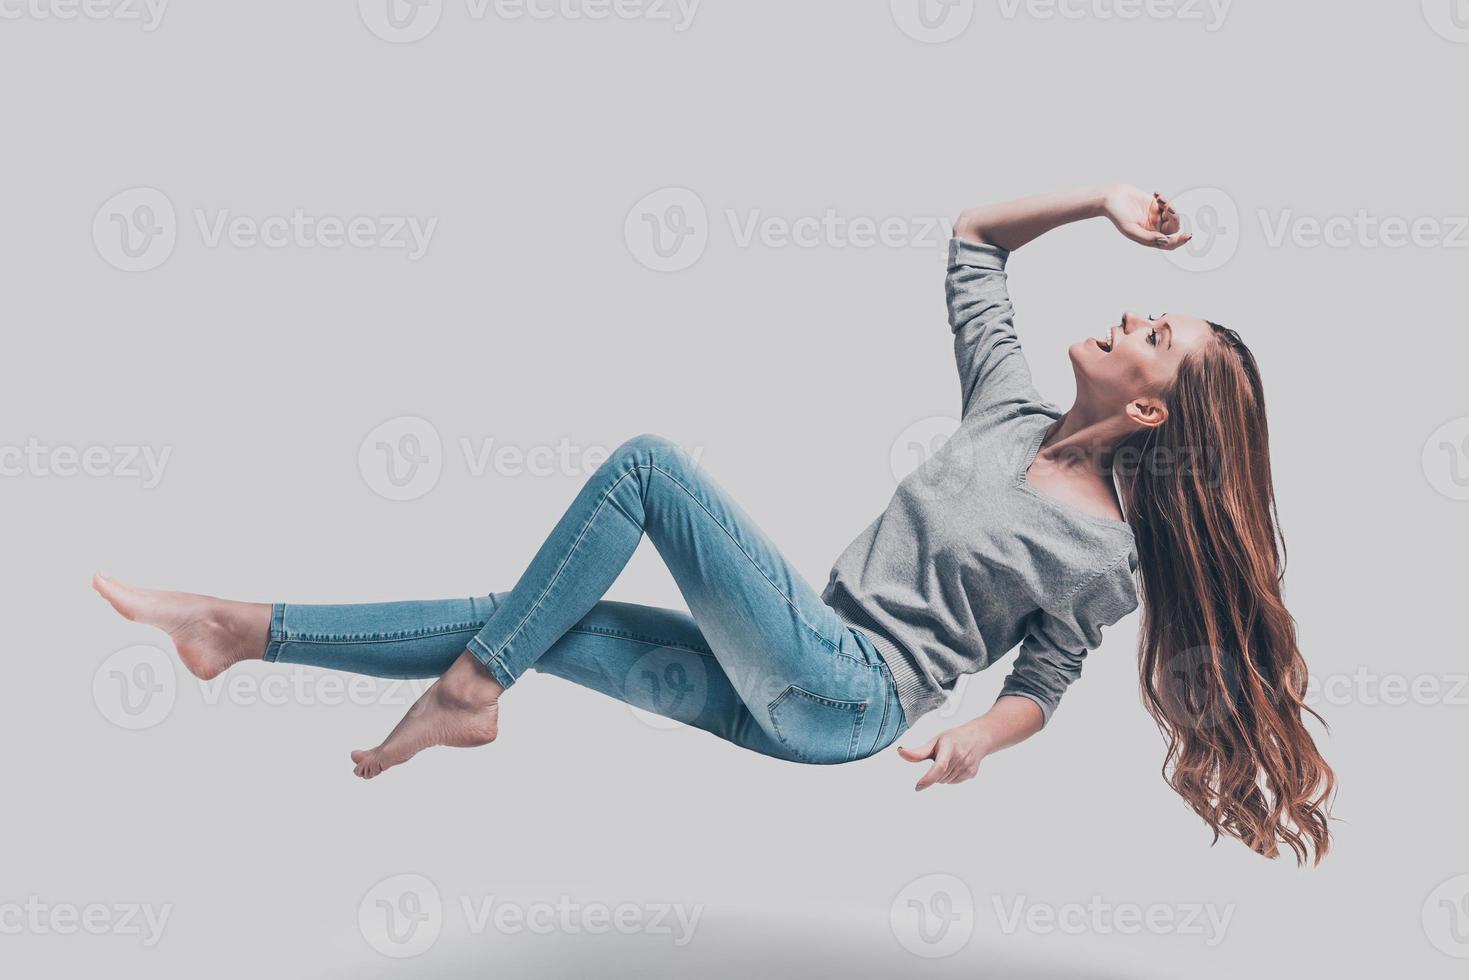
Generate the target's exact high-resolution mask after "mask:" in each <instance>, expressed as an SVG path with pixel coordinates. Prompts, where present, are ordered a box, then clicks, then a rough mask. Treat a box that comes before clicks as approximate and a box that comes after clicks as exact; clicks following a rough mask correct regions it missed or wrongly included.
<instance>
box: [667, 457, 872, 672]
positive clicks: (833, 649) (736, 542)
mask: <svg viewBox="0 0 1469 980" xmlns="http://www.w3.org/2000/svg"><path fill="white" fill-rule="evenodd" d="M647 466H648V469H652V470H657V471H658V472H659V473H662V474H663V475H664V476H666V477H668V479H669V480H670V481H671V482H672V483H673V485H674V486H676V487H678V488H679V489H680V490H682V491H683V492H684V493H685V494H686V495H687V496H688V498H689V499H690V500H692V501H693V502H694V503H695V504H697V505H698V506H699V509H700V510H702V511H703V512H704V513H705V514H707V515H708V516H709V519H710V520H711V521H713V522H714V526H715V527H717V528H719V529H720V530H721V531H723V532H724V534H725V537H727V538H729V540H730V543H731V544H733V545H734V546H735V547H736V548H737V549H739V552H740V554H742V555H744V556H745V560H746V561H747V562H749V563H750V567H751V568H753V569H755V571H756V572H758V573H759V574H760V577H761V578H763V579H764V580H765V582H766V584H768V585H769V586H770V587H771V588H772V589H774V590H775V594H776V595H778V596H780V597H781V599H782V600H783V601H784V602H785V604H786V605H787V606H789V607H790V609H791V612H793V613H795V614H796V620H797V622H799V623H800V624H801V625H802V626H804V627H806V629H807V630H808V631H809V632H810V633H811V635H812V636H814V637H816V639H817V640H819V641H820V642H821V644H822V646H824V647H826V648H827V649H828V650H829V651H831V652H832V653H834V654H836V655H837V656H839V657H847V659H848V660H857V658H856V657H851V656H849V655H847V654H844V653H842V652H841V650H840V649H838V648H837V646H836V644H834V643H832V642H831V641H830V640H828V639H827V638H826V637H824V636H822V635H821V631H820V630H818V629H817V628H816V627H815V626H812V625H811V623H809V622H807V620H806V617H805V616H803V615H801V610H800V608H799V607H798V606H797V605H796V604H795V603H794V602H793V601H791V597H790V596H788V595H786V594H785V592H784V591H782V590H781V587H780V586H779V585H776V584H775V582H774V581H772V580H771V578H770V576H769V575H767V574H765V569H763V568H761V567H760V563H759V562H757V561H756V560H755V558H754V556H753V555H751V554H750V553H749V552H748V551H746V550H745V546H744V545H742V544H740V541H739V539H738V538H736V537H735V536H734V535H733V534H732V533H730V530H729V528H727V527H725V526H724V522H723V521H721V520H720V519H719V518H718V517H717V516H716V515H715V514H714V512H713V511H712V510H710V509H709V508H708V507H705V506H704V502H703V501H702V500H700V499H699V498H698V497H697V496H695V495H694V492H693V491H692V490H690V489H689V488H688V487H686V486H684V485H683V484H682V483H681V482H679V479H678V477H676V476H674V475H673V474H672V473H670V472H669V471H668V470H665V469H663V468H662V467H661V466H659V465H658V464H657V463H649V464H647ZM857 662H858V663H861V662H862V661H860V660H858V661H857Z"/></svg>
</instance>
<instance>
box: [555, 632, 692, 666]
mask: <svg viewBox="0 0 1469 980" xmlns="http://www.w3.org/2000/svg"><path fill="white" fill-rule="evenodd" d="M566 632H568V633H581V634H584V635H587V636H613V637H617V638H618V639H623V640H632V641H634V642H636V643H646V644H647V645H648V646H654V647H663V648H665V649H669V650H683V651H686V652H688V653H696V654H698V655H699V656H701V657H711V658H712V657H714V653H713V652H712V651H710V650H700V649H699V648H698V647H693V646H689V645H687V644H684V643H679V642H678V641H676V640H659V639H654V638H653V637H649V636H641V635H639V634H637V633H629V632H627V631H626V630H609V629H602V628H600V627H596V626H573V627H572V628H571V629H569V630H567V631H566ZM716 659H717V658H716Z"/></svg>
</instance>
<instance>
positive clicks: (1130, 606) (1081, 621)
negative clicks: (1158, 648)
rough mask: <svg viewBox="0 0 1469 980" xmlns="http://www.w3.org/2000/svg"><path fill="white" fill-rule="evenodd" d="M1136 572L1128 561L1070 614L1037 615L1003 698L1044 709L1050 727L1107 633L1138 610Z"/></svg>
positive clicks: (1100, 578)
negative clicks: (1104, 631) (1025, 701)
mask: <svg viewBox="0 0 1469 980" xmlns="http://www.w3.org/2000/svg"><path fill="white" fill-rule="evenodd" d="M1135 567H1136V559H1135V557H1134V556H1133V555H1132V554H1131V553H1129V554H1127V555H1124V556H1123V557H1122V558H1119V559H1117V561H1116V562H1114V563H1113V564H1112V565H1111V566H1110V567H1108V568H1106V569H1104V570H1103V571H1102V572H1101V573H1100V574H1098V575H1097V576H1096V577H1095V578H1093V579H1092V580H1091V581H1090V582H1088V583H1086V584H1085V585H1084V586H1083V587H1082V588H1080V589H1078V590H1077V592H1076V593H1075V594H1074V595H1073V596H1072V597H1071V599H1070V601H1069V602H1068V603H1066V608H1064V609H1057V610H1052V611H1048V610H1044V609H1042V610H1037V611H1036V612H1035V613H1034V614H1033V615H1032V616H1031V619H1030V624H1029V627H1028V632H1027V634H1026V637H1025V639H1024V640H1023V641H1022V642H1021V644H1020V652H1019V653H1018V654H1016V656H1015V663H1014V666H1013V667H1012V668H1011V671H1010V674H1009V676H1008V677H1006V678H1005V683H1004V686H1003V687H1002V688H1001V689H1000V697H1006V696H1007V695H1017V696H1019V697H1024V698H1029V699H1030V700H1032V701H1034V702H1035V703H1036V704H1037V705H1039V706H1040V709H1041V714H1042V716H1043V717H1044V724H1046V725H1049V724H1050V723H1051V716H1052V715H1054V714H1055V713H1056V707H1057V705H1059V704H1060V703H1061V695H1063V694H1065V693H1066V689H1067V688H1068V687H1070V686H1071V684H1072V682H1073V681H1075V680H1076V679H1077V678H1078V677H1080V676H1081V666H1082V663H1083V661H1085V660H1086V655H1087V652H1088V651H1089V650H1095V649H1096V648H1097V647H1099V646H1101V645H1102V627H1104V626H1111V625H1113V624H1114V623H1116V622H1117V621H1118V620H1120V619H1122V617H1124V616H1126V615H1127V614H1128V613H1130V612H1132V611H1133V610H1134V609H1136V608H1137V592H1136V591H1135V589H1134V586H1133V583H1132V573H1133V571H1134V569H1135Z"/></svg>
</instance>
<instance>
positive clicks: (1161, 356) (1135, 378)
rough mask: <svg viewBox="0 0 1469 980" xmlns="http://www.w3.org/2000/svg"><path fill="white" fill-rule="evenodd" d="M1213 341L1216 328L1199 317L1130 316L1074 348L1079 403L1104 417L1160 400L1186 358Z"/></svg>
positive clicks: (1177, 315) (1124, 316)
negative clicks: (1145, 402) (1140, 402)
mask: <svg viewBox="0 0 1469 980" xmlns="http://www.w3.org/2000/svg"><path fill="white" fill-rule="evenodd" d="M1212 337H1213V328H1212V327H1210V326H1209V324H1208V322H1207V321H1205V320H1200V319H1199V318H1198V317H1192V316H1185V315H1183V314H1182V313H1165V314H1163V315H1161V316H1153V317H1145V316H1140V315H1139V314H1137V313H1124V314H1122V321H1121V322H1120V323H1118V324H1117V325H1116V326H1114V327H1112V328H1110V329H1109V330H1108V331H1107V332H1106V333H1105V334H1103V335H1102V336H1101V338H1100V339H1098V338H1088V339H1086V340H1083V341H1081V342H1080V343H1076V344H1072V345H1071V351H1070V354H1071V366H1072V369H1073V370H1074V371H1075V372H1076V397H1077V401H1078V402H1084V403H1086V404H1088V405H1090V406H1092V408H1093V409H1094V410H1095V411H1097V412H1098V413H1099V414H1110V413H1112V412H1118V411H1122V412H1126V411H1127V410H1128V406H1129V405H1132V404H1135V403H1137V402H1139V400H1148V401H1156V400H1157V399H1158V398H1159V397H1160V396H1161V394H1162V393H1163V392H1165V391H1167V390H1168V388H1169V386H1170V385H1171V384H1172V382H1173V379H1174V377H1175V376H1176V375H1177V374H1178V366H1179V365H1180V364H1181V363H1183V359H1184V358H1185V357H1187V356H1188V355H1189V354H1191V353H1193V352H1194V351H1196V350H1200V349H1202V348H1203V347H1204V346H1205V345H1206V344H1208V343H1210V342H1211V341H1212Z"/></svg>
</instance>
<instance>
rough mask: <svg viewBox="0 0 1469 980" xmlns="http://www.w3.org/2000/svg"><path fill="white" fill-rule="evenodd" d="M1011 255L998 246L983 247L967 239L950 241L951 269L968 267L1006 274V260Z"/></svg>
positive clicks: (952, 239)
mask: <svg viewBox="0 0 1469 980" xmlns="http://www.w3.org/2000/svg"><path fill="white" fill-rule="evenodd" d="M1009 257H1010V253H1009V252H1008V251H1006V250H1005V249H1003V248H1001V247H1000V246H998V245H981V244H980V243H979V242H971V241H969V240H968V239H967V238H951V239H949V268H951V269H953V268H957V267H959V266H968V267H969V268H971V269H988V270H990V271H991V272H1004V271H1005V260H1006V259H1008V258H1009Z"/></svg>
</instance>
